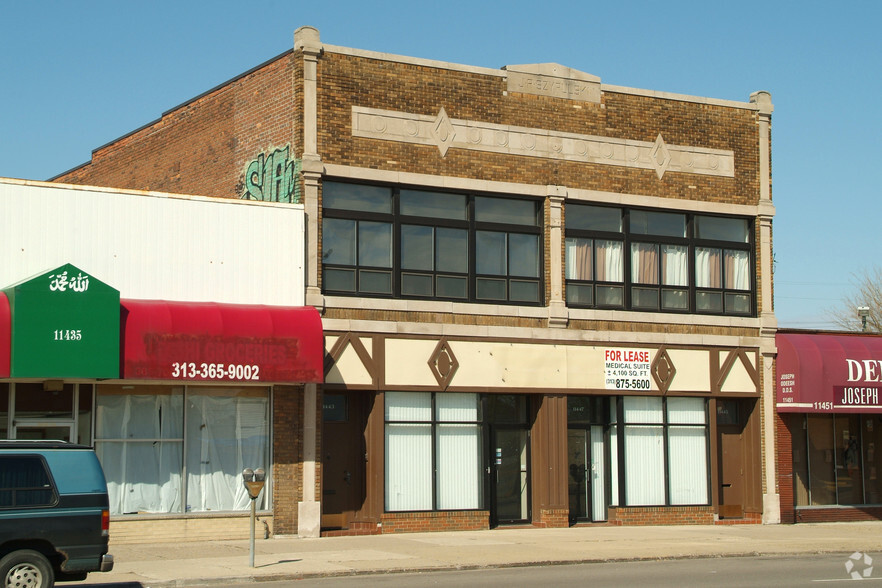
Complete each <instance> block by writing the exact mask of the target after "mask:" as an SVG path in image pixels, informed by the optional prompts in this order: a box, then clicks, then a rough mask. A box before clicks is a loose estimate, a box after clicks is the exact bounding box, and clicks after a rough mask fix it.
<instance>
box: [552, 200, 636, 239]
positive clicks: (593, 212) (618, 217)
mask: <svg viewBox="0 0 882 588" xmlns="http://www.w3.org/2000/svg"><path fill="white" fill-rule="evenodd" d="M565 216H566V228H568V229H579V230H583V231H606V232H610V233H621V232H622V211H621V209H619V208H607V207H605V206H587V205H585V204H568V205H567V208H566V215H565Z"/></svg>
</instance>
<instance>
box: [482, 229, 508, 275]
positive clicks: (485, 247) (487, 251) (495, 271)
mask: <svg viewBox="0 0 882 588" xmlns="http://www.w3.org/2000/svg"><path fill="white" fill-rule="evenodd" d="M475 249H476V251H475V253H476V260H475V264H476V266H477V267H476V271H477V272H478V273H479V274H490V275H496V276H504V275H505V274H506V273H507V267H506V263H505V262H506V251H505V233H491V232H489V231H477V232H476V234H475Z"/></svg>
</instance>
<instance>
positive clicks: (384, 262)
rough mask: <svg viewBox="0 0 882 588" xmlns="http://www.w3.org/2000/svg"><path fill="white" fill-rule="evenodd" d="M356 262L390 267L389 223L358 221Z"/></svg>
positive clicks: (390, 228) (390, 229)
mask: <svg viewBox="0 0 882 588" xmlns="http://www.w3.org/2000/svg"><path fill="white" fill-rule="evenodd" d="M358 264H359V265H370V266H375V267H392V224H391V223H375V222H368V221H360V222H359V223H358Z"/></svg>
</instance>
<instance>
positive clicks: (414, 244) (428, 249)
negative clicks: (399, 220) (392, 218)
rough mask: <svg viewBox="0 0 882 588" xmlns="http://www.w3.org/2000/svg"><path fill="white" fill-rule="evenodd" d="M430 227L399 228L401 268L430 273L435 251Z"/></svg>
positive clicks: (412, 226)
mask: <svg viewBox="0 0 882 588" xmlns="http://www.w3.org/2000/svg"><path fill="white" fill-rule="evenodd" d="M433 241H434V231H433V230H432V227H424V226H417V225H402V226H401V268H402V269H416V270H426V271H432V269H433V267H432V261H433V259H434V255H433V252H434V251H435V245H434V243H433Z"/></svg>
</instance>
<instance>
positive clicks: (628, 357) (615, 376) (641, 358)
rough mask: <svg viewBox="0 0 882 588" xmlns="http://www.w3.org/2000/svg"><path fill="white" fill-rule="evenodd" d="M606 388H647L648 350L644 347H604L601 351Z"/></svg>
mask: <svg viewBox="0 0 882 588" xmlns="http://www.w3.org/2000/svg"><path fill="white" fill-rule="evenodd" d="M603 360H604V362H603V363H604V366H603V367H604V382H605V384H606V389H607V390H649V389H650V387H651V385H652V383H651V380H650V377H649V373H650V372H649V369H650V352H649V351H648V350H646V349H606V350H605V351H604V353H603Z"/></svg>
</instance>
